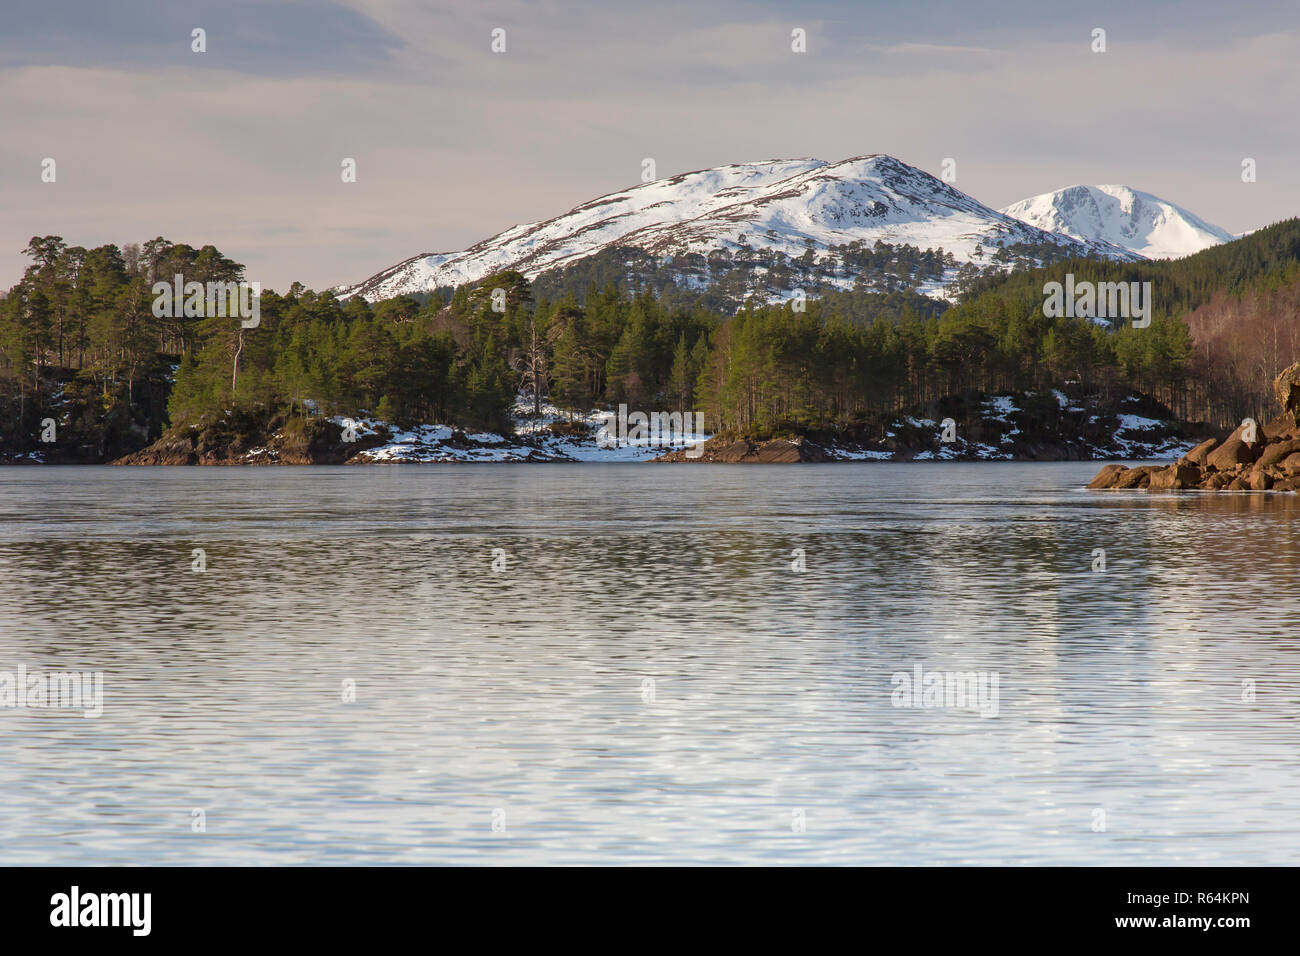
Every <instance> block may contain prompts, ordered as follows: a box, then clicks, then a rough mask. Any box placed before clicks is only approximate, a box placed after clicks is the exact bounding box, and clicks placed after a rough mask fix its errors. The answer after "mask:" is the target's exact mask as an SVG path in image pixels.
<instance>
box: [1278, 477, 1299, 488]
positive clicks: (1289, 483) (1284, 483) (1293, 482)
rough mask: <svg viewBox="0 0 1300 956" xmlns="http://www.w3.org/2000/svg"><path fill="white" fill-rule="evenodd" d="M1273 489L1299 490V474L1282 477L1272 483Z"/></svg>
mask: <svg viewBox="0 0 1300 956" xmlns="http://www.w3.org/2000/svg"><path fill="white" fill-rule="evenodd" d="M1273 490H1274V491H1300V475H1295V476H1293V477H1291V478H1283V479H1282V480H1281V481H1279V482H1277V483H1276V484H1274V485H1273Z"/></svg>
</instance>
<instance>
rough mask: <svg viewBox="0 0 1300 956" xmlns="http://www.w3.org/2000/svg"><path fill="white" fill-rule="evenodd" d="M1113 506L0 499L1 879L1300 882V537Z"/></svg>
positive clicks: (997, 488)
mask: <svg viewBox="0 0 1300 956" xmlns="http://www.w3.org/2000/svg"><path fill="white" fill-rule="evenodd" d="M1099 467H1100V466H1099V464H1098V463H1078V464H1075V463H1067V464H1061V463H1042V464H1038V463H1034V464H1012V463H1008V464H988V463H977V464H884V463H881V464H864V465H852V464H838V465H800V466H759V465H741V466H703V465H698V466H692V465H651V464H630V465H618V464H583V465H535V466H529V465H432V466H419V465H413V466H396V465H394V466H372V467H337V468H289V467H285V468H228V469H223V468H190V469H185V468H154V469H147V468H112V467H30V468H5V469H0V671H7V672H14V673H16V672H17V668H18V667H19V666H20V665H21V666H22V667H24V668H25V669H26V672H27V673H28V674H32V673H37V674H48V673H50V672H66V671H85V672H92V671H94V672H100V673H101V674H102V681H103V683H102V687H103V696H102V714H101V715H100V716H97V717H91V718H87V717H85V716H83V711H82V710H77V709H72V708H67V707H64V708H55V707H49V706H46V707H40V706H27V707H18V706H5V707H0V791H2V792H3V793H4V795H5V798H4V800H3V801H0V834H2V835H3V839H2V840H0V863H3V864H10V865H12V864H44V863H57V864H83V863H88V864H123V863H147V864H173V865H200V864H209V865H212V864H216V865H221V864H343V863H372V864H390V863H391V864H438V863H456V864H461V863H474V864H534V863H546V864H584V863H692V864H693V863H719V864H721V863H745V864H762V863H777V864H786V863H794V864H806V863H830V864H837V863H843V864H1009V863H1035V864H1088V865H1093V864H1098V865H1099V864H1134V865H1138V864H1198V865H1199V864H1251V865H1259V864H1293V865H1294V864H1296V863H1297V862H1300V809H1298V803H1300V796H1298V794H1300V746H1298V743H1300V722H1298V721H1297V717H1298V716H1300V667H1298V665H1300V536H1298V535H1297V530H1296V529H1297V526H1298V523H1297V519H1298V518H1300V501H1298V500H1297V497H1296V496H1295V495H1270V494H1249V493H1241V494H1219V495H1210V494H1205V493H1196V492H1169V493H1164V494H1160V493H1156V494H1151V493H1147V492H1120V493H1115V492H1086V491H1084V490H1082V486H1083V485H1084V484H1085V483H1086V482H1087V481H1088V480H1089V479H1090V478H1091V477H1092V476H1093V474H1095V473H1096V471H1097V469H1098V468H1099ZM1097 549H1102V550H1103V551H1104V555H1101V554H1098V553H1097ZM196 551H201V552H202V553H201V554H196ZM1103 560H1104V570H1102V569H1101V568H1102V562H1103ZM199 566H201V567H202V568H203V570H196V568H197V567H199ZM1094 568H1096V569H1095V570H1094ZM962 675H966V676H962ZM912 685H916V686H915V687H913V686H912ZM88 686H89V685H88ZM954 688H955V689H954ZM913 691H915V692H914V693H913ZM931 691H934V693H933V694H931ZM967 691H969V693H966V692H967ZM11 703H12V702H11Z"/></svg>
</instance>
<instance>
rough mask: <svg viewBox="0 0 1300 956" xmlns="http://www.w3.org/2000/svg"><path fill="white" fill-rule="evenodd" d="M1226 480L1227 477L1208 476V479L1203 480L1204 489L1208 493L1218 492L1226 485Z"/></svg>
mask: <svg viewBox="0 0 1300 956" xmlns="http://www.w3.org/2000/svg"><path fill="white" fill-rule="evenodd" d="M1228 480H1229V479H1228V476H1227V475H1222V474H1220V475H1210V477H1209V478H1206V479H1205V487H1206V488H1208V489H1209V490H1210V491H1219V490H1220V489H1221V488H1223V486H1224V485H1226V484H1227V483H1228Z"/></svg>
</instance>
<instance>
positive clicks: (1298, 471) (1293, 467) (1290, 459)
mask: <svg viewBox="0 0 1300 956" xmlns="http://www.w3.org/2000/svg"><path fill="white" fill-rule="evenodd" d="M1279 467H1280V468H1281V469H1282V472H1283V473H1284V474H1285V475H1286V476H1287V477H1288V478H1289V477H1290V476H1291V475H1300V451H1298V452H1292V453H1291V454H1290V455H1287V456H1286V457H1285V458H1283V459H1282V461H1281V462H1279Z"/></svg>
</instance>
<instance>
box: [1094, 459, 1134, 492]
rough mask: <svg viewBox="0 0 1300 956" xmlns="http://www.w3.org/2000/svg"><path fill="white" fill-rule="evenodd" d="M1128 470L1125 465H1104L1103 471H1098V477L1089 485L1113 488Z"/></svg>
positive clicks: (1096, 487)
mask: <svg viewBox="0 0 1300 956" xmlns="http://www.w3.org/2000/svg"><path fill="white" fill-rule="evenodd" d="M1126 471H1128V469H1127V468H1126V467H1124V466H1123V465H1103V466H1102V468H1101V471H1099V472H1097V477H1096V478H1094V479H1092V481H1090V482H1088V487H1089V488H1092V489H1094V490H1095V489H1098V488H1112V487H1114V485H1115V482H1117V481H1118V480H1119V476H1120V475H1122V474H1124V472H1126Z"/></svg>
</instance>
